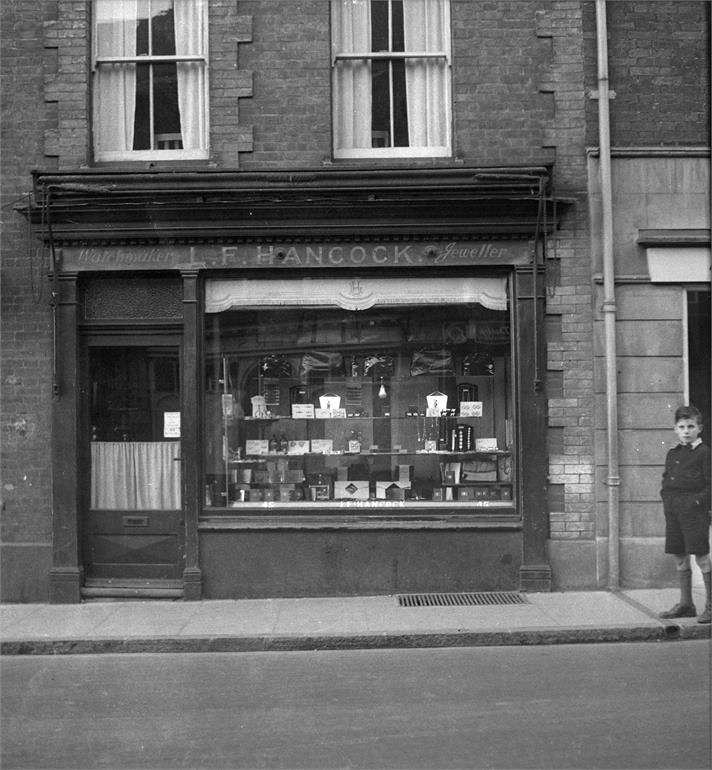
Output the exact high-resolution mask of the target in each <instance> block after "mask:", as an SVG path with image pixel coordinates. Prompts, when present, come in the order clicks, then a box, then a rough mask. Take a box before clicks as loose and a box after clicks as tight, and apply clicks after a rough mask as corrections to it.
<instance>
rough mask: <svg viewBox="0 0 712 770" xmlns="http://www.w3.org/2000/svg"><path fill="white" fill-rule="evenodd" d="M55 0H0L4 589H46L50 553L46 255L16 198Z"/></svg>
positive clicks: (16, 593) (30, 160) (29, 150)
mask: <svg viewBox="0 0 712 770" xmlns="http://www.w3.org/2000/svg"><path fill="white" fill-rule="evenodd" d="M55 12H56V3H54V2H27V1H26V0H16V1H13V0H3V2H2V4H0V14H1V15H0V22H1V24H2V27H1V35H2V45H1V46H0V49H1V53H0V59H1V64H2V94H3V98H2V151H3V152H2V175H1V179H0V185H1V191H2V197H1V200H2V209H0V215H1V226H2V242H1V252H2V284H1V289H0V292H1V293H0V308H1V311H2V367H1V368H0V377H1V382H0V425H1V430H2V434H1V438H0V444H1V446H2V450H1V451H2V514H1V515H2V518H1V519H0V540H1V543H2V554H1V561H2V583H1V585H2V598H3V599H6V598H11V599H12V600H13V601H44V600H46V599H47V591H48V585H47V569H48V567H49V564H50V560H51V507H50V506H51V502H50V499H51V496H50V454H49V449H48V442H49V436H50V407H51V400H52V392H51V382H50V375H51V366H49V365H48V362H51V358H52V325H51V312H50V308H49V300H50V296H49V288H48V282H47V278H46V273H47V255H46V254H45V253H43V252H42V251H40V250H38V249H37V244H36V243H35V242H34V240H33V239H32V238H31V237H30V233H29V231H28V226H27V223H26V221H25V220H24V218H22V217H21V216H20V215H18V214H17V213H16V212H15V210H14V207H15V205H17V204H22V203H23V201H26V196H27V194H28V193H29V191H30V186H31V179H30V175H29V170H30V169H31V168H34V167H39V166H43V165H46V158H45V157H44V133H45V131H47V130H49V129H51V127H52V125H53V120H54V115H53V114H52V113H51V112H50V113H49V114H48V113H47V112H46V111H45V109H44V105H43V104H42V100H41V98H39V99H38V94H41V93H42V89H43V78H44V73H43V68H42V57H41V55H39V54H38V52H39V51H41V50H42V40H43V35H44V28H43V22H44V21H45V20H48V19H51V18H52V14H53V13H55Z"/></svg>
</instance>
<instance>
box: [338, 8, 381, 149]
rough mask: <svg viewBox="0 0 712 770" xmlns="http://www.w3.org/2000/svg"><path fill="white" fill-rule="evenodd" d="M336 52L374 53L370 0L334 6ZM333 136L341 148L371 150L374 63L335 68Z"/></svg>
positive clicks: (348, 62)
mask: <svg viewBox="0 0 712 770" xmlns="http://www.w3.org/2000/svg"><path fill="white" fill-rule="evenodd" d="M331 24H332V30H333V47H334V53H363V52H366V51H370V50H371V11H370V0H336V1H335V2H332V3H331ZM334 93H335V98H334V133H335V146H336V147H337V148H338V149H352V148H370V147H371V103H372V102H371V98H372V97H371V62H370V60H368V59H345V60H340V61H339V62H338V63H337V65H336V66H335V67H334Z"/></svg>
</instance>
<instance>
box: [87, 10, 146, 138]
mask: <svg viewBox="0 0 712 770" xmlns="http://www.w3.org/2000/svg"><path fill="white" fill-rule="evenodd" d="M94 13H95V14H96V24H95V30H96V55H97V56H99V57H110V56H135V55H136V25H137V13H138V10H137V0H121V2H116V0H96V2H95V3H94ZM135 111H136V65H135V64H102V65H101V67H100V69H99V71H98V72H97V74H96V90H95V93H94V127H95V130H96V131H97V134H98V136H97V146H98V149H99V150H100V151H103V152H111V151H114V152H116V151H126V150H132V149H133V141H134V113H135Z"/></svg>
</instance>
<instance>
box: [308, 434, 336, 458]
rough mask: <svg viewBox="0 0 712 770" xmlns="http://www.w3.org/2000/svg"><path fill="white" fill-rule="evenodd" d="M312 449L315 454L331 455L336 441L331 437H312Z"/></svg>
mask: <svg viewBox="0 0 712 770" xmlns="http://www.w3.org/2000/svg"><path fill="white" fill-rule="evenodd" d="M311 451H312V452H313V453H314V454H324V455H330V454H331V453H332V452H333V451H334V442H333V440H332V439H330V438H315V439H312V442H311Z"/></svg>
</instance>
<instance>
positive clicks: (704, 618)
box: [697, 572, 712, 623]
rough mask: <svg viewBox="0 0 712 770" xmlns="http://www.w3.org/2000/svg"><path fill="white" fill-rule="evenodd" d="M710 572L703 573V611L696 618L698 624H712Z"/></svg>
mask: <svg viewBox="0 0 712 770" xmlns="http://www.w3.org/2000/svg"><path fill="white" fill-rule="evenodd" d="M711 577H712V572H703V573H702V580H703V581H704V583H705V609H704V611H703V612H702V613H701V614H700V617H699V618H697V622H698V623H712V589H711V588H710V578H711Z"/></svg>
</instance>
